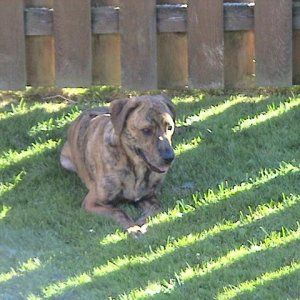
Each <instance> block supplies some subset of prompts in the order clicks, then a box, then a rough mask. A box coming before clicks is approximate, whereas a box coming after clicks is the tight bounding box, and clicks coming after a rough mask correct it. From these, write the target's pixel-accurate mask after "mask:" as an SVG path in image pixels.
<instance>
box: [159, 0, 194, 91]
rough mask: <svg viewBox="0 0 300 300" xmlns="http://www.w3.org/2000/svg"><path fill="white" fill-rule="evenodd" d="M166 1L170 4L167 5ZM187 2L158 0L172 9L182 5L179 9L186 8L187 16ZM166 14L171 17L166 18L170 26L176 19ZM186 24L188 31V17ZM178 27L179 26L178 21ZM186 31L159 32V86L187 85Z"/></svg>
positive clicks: (160, 3) (176, 86)
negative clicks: (173, 6)
mask: <svg viewBox="0 0 300 300" xmlns="http://www.w3.org/2000/svg"><path fill="white" fill-rule="evenodd" d="M166 2H167V3H168V4H169V6H168V5H165V3H166ZM186 3H187V0H168V1H166V0H157V4H158V5H162V6H165V7H167V8H168V7H169V8H170V9H172V8H171V7H172V6H171V5H175V6H177V7H178V6H179V7H180V6H181V8H178V9H179V10H180V9H181V10H184V14H185V16H186V14H187V12H186V7H184V5H185V6H186ZM177 13H178V11H177ZM159 15H160V12H159V10H158V16H159ZM164 16H167V18H169V19H170V20H166V22H167V23H169V25H168V27H169V28H170V23H172V20H173V21H174V19H173V18H172V16H171V15H169V14H168V13H165V14H164ZM177 20H178V19H177ZM159 21H162V19H160V20H159ZM184 25H185V32H186V18H185V20H184ZM158 26H159V25H158ZM176 27H177V28H178V22H177V25H176ZM185 32H180V31H178V32H173V31H171V30H166V31H165V32H159V34H158V41H157V42H158V86H159V87H160V88H184V87H185V86H186V85H187V69H188V68H187V37H186V33H185Z"/></svg>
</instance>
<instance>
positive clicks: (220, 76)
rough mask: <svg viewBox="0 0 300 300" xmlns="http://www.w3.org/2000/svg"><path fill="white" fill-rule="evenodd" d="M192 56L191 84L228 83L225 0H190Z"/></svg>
mask: <svg viewBox="0 0 300 300" xmlns="http://www.w3.org/2000/svg"><path fill="white" fill-rule="evenodd" d="M199 28H200V30H199ZM188 57H189V86H190V87H192V88H205V89H211V88H213V89H215V88H223V87H224V27H223V1H222V0H190V1H189V5H188Z"/></svg>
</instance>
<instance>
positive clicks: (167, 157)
mask: <svg viewBox="0 0 300 300" xmlns="http://www.w3.org/2000/svg"><path fill="white" fill-rule="evenodd" d="M161 157H162V159H163V160H164V162H165V163H166V164H170V163H171V162H172V161H173V160H174V158H175V153H174V150H173V149H172V148H168V149H166V150H165V151H163V153H162V155H161Z"/></svg>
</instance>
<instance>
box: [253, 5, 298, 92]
mask: <svg viewBox="0 0 300 300" xmlns="http://www.w3.org/2000/svg"><path fill="white" fill-rule="evenodd" d="M255 33H256V83H257V85H258V86H290V85H292V67H293V65H292V47H293V46H292V0H277V1H276V5H274V1H273V0H257V1H256V2H255Z"/></svg>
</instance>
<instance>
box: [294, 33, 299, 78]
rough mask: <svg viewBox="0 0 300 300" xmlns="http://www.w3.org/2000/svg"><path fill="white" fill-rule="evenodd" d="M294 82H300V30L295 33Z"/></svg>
mask: <svg viewBox="0 0 300 300" xmlns="http://www.w3.org/2000/svg"><path fill="white" fill-rule="evenodd" d="M293 54H294V55H293V83H294V84H300V30H297V31H294V34H293Z"/></svg>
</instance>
